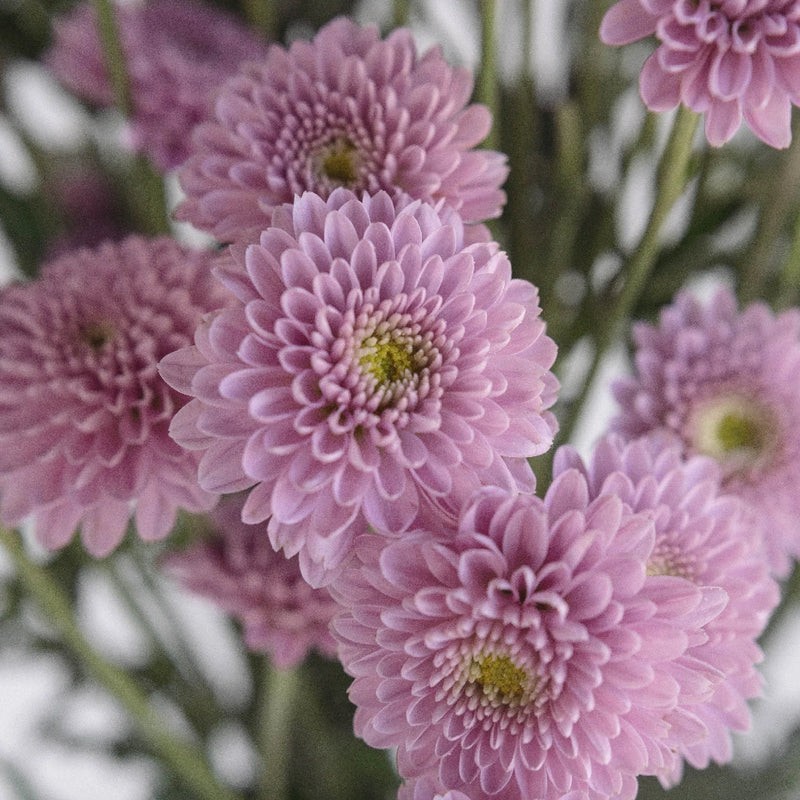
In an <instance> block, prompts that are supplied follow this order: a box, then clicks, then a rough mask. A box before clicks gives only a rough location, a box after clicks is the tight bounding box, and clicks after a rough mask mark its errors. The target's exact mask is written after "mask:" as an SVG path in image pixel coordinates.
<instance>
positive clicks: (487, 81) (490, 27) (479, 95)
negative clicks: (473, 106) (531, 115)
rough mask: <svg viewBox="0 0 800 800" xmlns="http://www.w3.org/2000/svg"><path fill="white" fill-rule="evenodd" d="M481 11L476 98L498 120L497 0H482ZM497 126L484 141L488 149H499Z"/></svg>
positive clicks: (493, 127)
mask: <svg viewBox="0 0 800 800" xmlns="http://www.w3.org/2000/svg"><path fill="white" fill-rule="evenodd" d="M480 10H481V66H480V75H479V76H478V85H477V87H476V91H475V96H476V99H477V101H478V102H479V103H483V104H484V105H486V106H487V107H488V108H489V111H491V113H492V119H493V120H495V121H496V120H497V119H498V111H499V108H500V84H499V83H498V77H497V31H496V22H497V20H496V16H497V0H480ZM497 137H498V134H497V125H496V124H495V125H493V126H492V129H491V131H489V135H488V136H487V137H486V140H485V141H484V146H485V147H488V148H492V149H494V148H496V147H497Z"/></svg>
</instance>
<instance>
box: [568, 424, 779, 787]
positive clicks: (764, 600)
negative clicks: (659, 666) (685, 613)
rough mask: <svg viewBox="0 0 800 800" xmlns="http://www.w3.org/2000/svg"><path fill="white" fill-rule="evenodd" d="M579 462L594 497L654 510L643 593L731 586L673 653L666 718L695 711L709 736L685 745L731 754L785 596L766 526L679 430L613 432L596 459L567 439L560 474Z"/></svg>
mask: <svg viewBox="0 0 800 800" xmlns="http://www.w3.org/2000/svg"><path fill="white" fill-rule="evenodd" d="M572 468H578V469H580V470H581V472H582V473H583V474H584V475H585V476H586V478H587V482H588V485H589V495H590V497H592V498H598V497H602V496H604V495H605V494H613V495H615V496H617V497H619V498H620V499H621V500H623V501H624V502H625V503H626V504H627V505H628V506H629V508H630V509H631V510H632V511H634V512H636V513H644V514H647V515H649V516H651V517H652V519H653V522H654V525H655V543H654V547H653V550H652V551H651V553H650V554H649V555H648V557H647V578H646V580H645V585H644V587H643V590H642V592H643V594H648V595H649V596H650V597H651V598H652V599H653V601H654V602H655V603H657V604H660V603H666V604H672V603H675V602H676V600H677V598H679V597H680V595H681V594H682V592H683V591H684V585H685V583H686V582H690V583H692V584H695V585H697V586H707V587H719V588H721V589H723V590H724V591H725V593H726V595H727V597H728V603H727V605H726V606H725V608H724V609H723V610H722V611H721V612H720V613H719V614H718V615H717V616H715V617H713V618H712V619H709V620H708V622H707V623H706V624H705V625H704V626H703V627H702V630H699V631H694V632H693V635H692V639H693V641H692V643H691V644H690V646H689V647H688V648H687V650H686V652H685V653H684V654H683V655H682V656H680V657H679V658H676V659H675V661H674V668H673V669H672V670H671V672H672V674H673V678H674V680H675V682H676V683H677V685H679V686H680V687H681V690H680V695H679V698H678V705H677V707H676V709H675V710H674V711H673V712H670V714H669V715H668V716H667V720H668V721H669V722H670V724H671V725H672V726H673V727H674V728H676V729H677V730H681V729H682V728H684V727H685V726H686V721H685V720H686V719H689V720H691V724H697V723H698V722H699V723H700V724H701V725H702V726H703V728H704V734H703V736H702V737H700V738H699V739H698V740H697V741H692V742H690V743H689V744H687V745H684V746H679V753H680V755H681V756H682V757H683V758H684V759H685V760H686V761H687V762H688V763H690V764H691V765H692V766H694V767H696V768H699V769H702V768H705V767H707V766H708V764H709V761H710V760H711V759H713V760H714V761H716V762H718V763H724V762H726V761H729V760H730V759H731V757H732V747H731V737H730V733H731V731H744V730H746V729H747V728H748V727H749V724H750V711H749V708H748V706H747V701H748V700H749V699H752V698H754V697H757V696H759V695H760V694H761V683H762V682H761V676H760V675H759V673H758V672H757V670H756V665H757V664H758V663H759V662H760V661H761V658H762V652H761V649H760V648H759V647H758V644H757V641H756V640H757V638H758V637H759V636H760V635H761V633H762V632H763V630H764V626H765V625H766V622H767V620H768V619H769V616H770V614H771V612H772V610H773V609H774V608H775V606H776V604H777V602H778V599H779V591H778V586H777V584H776V583H775V581H774V580H773V579H772V578H771V576H770V571H769V567H768V564H767V560H766V555H765V553H764V543H763V541H762V539H761V537H760V536H759V533H758V531H757V529H754V527H753V525H752V522H751V520H750V517H749V515H748V514H747V513H746V509H745V508H744V506H743V504H742V503H741V502H740V501H739V500H738V499H737V498H734V497H733V496H731V495H727V494H723V493H722V490H721V486H720V484H721V472H720V469H719V467H718V465H717V464H716V463H715V462H714V461H713V460H712V459H710V458H707V457H703V456H692V457H690V458H689V459H688V460H684V459H683V458H682V455H681V448H680V443H679V442H677V441H676V440H675V439H674V438H673V437H669V436H667V437H664V436H657V435H651V436H649V437H645V438H643V439H636V440H634V441H633V442H631V443H629V444H627V445H625V444H624V443H623V442H622V440H621V439H620V438H619V437H615V436H608V437H606V438H604V439H602V440H601V441H600V443H599V444H598V445H597V447H596V448H595V451H594V453H593V455H592V458H591V460H590V462H589V464H588V465H584V463H583V462H582V460H581V459H580V458H579V457H578V456H577V454H576V453H575V452H574V451H572V450H571V449H569V448H560V449H559V451H558V452H557V454H556V458H555V466H554V470H553V471H554V474H555V475H558V474H560V473H561V472H563V471H565V470H567V469H572ZM700 663H703V664H707V665H709V666H710V667H711V668H713V670H715V671H716V672H717V673H718V674H717V675H716V676H713V678H712V682H713V690H712V691H711V693H710V694H708V696H706V697H704V698H698V692H697V681H698V678H699V677H703V676H702V673H698V671H697V668H696V665H697V664H700ZM702 693H705V690H703V692H702ZM681 768H682V764H681V763H680V762H678V763H676V764H674V765H672V767H671V769H668V770H664V771H659V772H658V776H659V778H660V779H661V781H662V782H663V783H664V784H665V785H672V784H675V783H677V782H678V781H679V780H680V776H681Z"/></svg>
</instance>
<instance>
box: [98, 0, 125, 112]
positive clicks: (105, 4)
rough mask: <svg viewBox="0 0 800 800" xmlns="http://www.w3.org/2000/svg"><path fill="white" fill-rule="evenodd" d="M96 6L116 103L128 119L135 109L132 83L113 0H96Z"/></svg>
mask: <svg viewBox="0 0 800 800" xmlns="http://www.w3.org/2000/svg"><path fill="white" fill-rule="evenodd" d="M94 7H95V10H96V11H97V27H98V31H99V33H100V42H101V44H102V46H103V54H104V55H105V59H106V68H107V69H108V76H109V80H110V81H111V89H112V91H113V93H114V103H115V105H116V106H117V108H118V109H119V110H120V112H121V113H122V115H123V116H124V117H125V118H126V119H128V118H130V117H131V114H132V111H133V104H132V102H131V85H130V79H129V77H128V68H127V66H126V64H125V53H124V52H123V50H122V42H121V41H120V37H119V28H118V26H117V21H116V19H115V16H114V9H113V7H112V4H111V0H94Z"/></svg>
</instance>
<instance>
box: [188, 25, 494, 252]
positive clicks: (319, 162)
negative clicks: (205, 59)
mask: <svg viewBox="0 0 800 800" xmlns="http://www.w3.org/2000/svg"><path fill="white" fill-rule="evenodd" d="M472 85H473V81H472V76H471V74H470V73H469V71H467V70H466V69H463V68H454V67H451V66H450V65H448V64H447V63H446V62H445V60H444V59H443V58H442V55H441V52H440V50H439V49H438V48H434V49H432V50H429V51H428V52H427V53H425V54H423V55H421V56H420V55H418V54H417V50H416V47H415V45H414V41H413V39H412V36H411V33H410V31H408V30H407V29H404V28H401V29H398V30H395V31H393V32H392V33H391V34H390V35H389V36H388V37H387V38H386V39H381V37H380V34H379V33H378V30H377V28H375V27H373V26H370V27H365V28H361V27H359V26H358V25H356V24H355V23H354V22H352V21H351V20H349V19H345V18H339V19H336V20H334V21H333V22H331V23H329V24H328V25H326V26H324V27H323V28H322V29H320V31H319V32H318V33H317V34H316V36H315V37H314V39H313V40H312V41H310V42H305V41H297V42H294V43H292V45H291V46H290V47H289V48H288V49H286V48H284V47H281V46H280V45H273V46H272V47H271V48H270V49H269V52H268V53H267V56H266V58H265V59H263V60H262V61H261V62H260V63H251V64H248V65H247V66H246V67H244V68H242V70H241V71H240V72H239V74H238V75H236V76H235V77H233V78H231V79H230V80H229V81H228V82H227V83H226V85H225V87H224V88H223V89H222V91H221V92H220V94H219V97H218V99H217V102H216V119H215V121H213V122H208V123H206V124H204V125H202V126H200V128H199V129H198V131H197V133H196V135H195V152H194V154H193V155H192V156H191V157H190V159H189V160H188V161H187V163H186V165H185V166H184V168H183V169H182V170H181V173H180V179H181V184H182V186H183V188H184V190H185V192H186V195H187V199H186V201H185V202H184V203H183V204H182V205H181V206H179V208H178V211H177V216H178V218H179V219H182V220H186V221H189V222H191V223H193V224H194V225H196V226H197V227H198V228H202V229H204V230H207V231H209V232H211V233H213V234H214V235H215V236H216V237H217V238H218V239H219V240H220V241H234V240H238V241H248V242H250V241H253V242H255V241H258V235H259V234H260V232H261V231H262V230H263V229H264V228H266V227H267V226H268V225H269V222H270V216H271V213H272V209H273V208H274V207H275V206H279V205H281V204H282V203H290V202H291V201H292V199H293V198H294V196H295V195H300V194H302V193H303V192H305V191H312V192H316V193H317V194H318V195H320V196H321V197H323V198H326V197H327V196H328V195H329V194H330V193H331V191H332V190H333V189H335V188H337V187H345V188H348V189H351V190H353V191H355V192H357V193H358V194H359V195H360V194H361V193H362V192H364V191H367V192H370V193H371V194H374V193H375V192H377V191H379V190H383V191H386V192H389V193H390V194H391V195H392V196H393V197H397V196H399V195H400V194H403V193H405V194H408V195H410V196H411V197H413V198H415V199H420V200H425V201H428V202H436V201H438V200H440V199H442V200H445V201H446V202H447V204H448V205H450V206H451V207H452V208H454V209H456V210H457V211H458V212H459V213H460V215H461V217H462V218H463V220H464V221H465V222H481V221H483V220H486V219H488V218H490V217H496V216H499V214H500V210H501V208H502V205H503V203H504V202H505V195H504V193H503V192H502V191H501V190H500V185H501V184H502V183H503V181H504V180H505V177H506V174H507V172H508V170H507V167H506V163H505V162H506V159H505V156H503V155H502V154H501V153H498V152H494V151H489V150H485V149H475V147H476V145H478V144H479V143H480V142H481V140H483V139H484V138H485V137H486V135H487V134H488V132H489V128H490V126H491V115H490V114H489V111H488V109H487V108H485V107H484V106H481V105H476V104H469V98H470V95H471V93H472ZM480 227H483V226H480Z"/></svg>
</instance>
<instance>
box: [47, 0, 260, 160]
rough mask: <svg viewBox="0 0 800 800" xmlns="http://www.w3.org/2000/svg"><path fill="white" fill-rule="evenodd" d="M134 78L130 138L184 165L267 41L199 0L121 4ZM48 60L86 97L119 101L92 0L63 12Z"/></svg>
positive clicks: (154, 154) (123, 39) (98, 101)
mask: <svg viewBox="0 0 800 800" xmlns="http://www.w3.org/2000/svg"><path fill="white" fill-rule="evenodd" d="M116 20H117V24H118V27H119V32H120V39H121V43H122V49H123V52H124V54H125V60H126V66H127V69H128V73H129V77H130V82H131V102H132V104H133V116H132V118H131V120H130V121H129V123H130V139H131V144H132V145H133V147H134V149H136V150H138V151H141V152H144V153H146V154H147V156H148V157H149V158H150V159H151V160H152V161H153V162H154V163H155V164H156V165H157V166H158V167H159V168H161V169H165V170H166V169H170V168H172V167H175V166H177V165H178V164H181V163H182V162H183V161H184V159H185V158H186V156H187V155H188V153H189V140H190V136H191V132H192V130H193V129H194V127H195V126H196V125H197V124H198V123H200V122H201V121H203V120H205V119H207V118H209V117H210V115H211V110H212V105H213V96H214V92H215V91H216V89H217V88H218V87H219V86H220V84H222V83H223V82H224V81H225V79H226V78H228V77H229V76H231V75H232V74H234V73H235V72H236V70H237V69H238V67H239V66H240V65H241V64H242V63H243V62H244V61H247V60H249V59H259V58H263V56H264V54H265V53H266V50H267V46H266V44H265V43H264V42H263V41H261V40H260V39H259V38H258V37H257V36H256V35H255V34H254V33H253V32H252V31H250V30H248V29H247V27H246V26H245V25H243V24H242V23H240V22H239V21H238V20H237V19H236V18H235V17H233V16H231V15H229V14H227V13H225V12H224V11H221V10H220V9H218V8H213V7H211V6H208V5H205V4H204V3H201V2H198V0H152V2H147V3H145V4H143V5H141V6H132V5H129V6H124V5H123V6H119V7H118V8H116ZM45 63H46V64H47V66H48V67H49V68H50V69H51V71H52V72H53V73H54V74H55V75H56V77H57V78H58V79H59V80H60V81H61V82H62V83H63V84H64V85H65V86H67V88H69V89H70V90H71V91H73V92H75V93H76V94H77V95H79V96H80V97H83V98H84V99H86V100H88V101H90V102H92V103H96V104H98V105H102V106H110V105H112V104H113V101H114V97H113V92H112V88H111V82H110V80H109V77H108V72H107V69H106V63H105V57H104V55H103V49H102V46H101V44H100V38H99V35H98V27H97V18H96V14H95V11H94V7H93V6H92V4H91V3H81V4H79V5H77V6H76V7H75V8H74V9H73V10H72V11H70V13H69V14H67V15H65V16H63V17H61V18H59V19H57V20H56V22H55V26H54V41H53V44H52V46H51V48H50V50H49V51H48V52H47V54H46V56H45Z"/></svg>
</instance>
